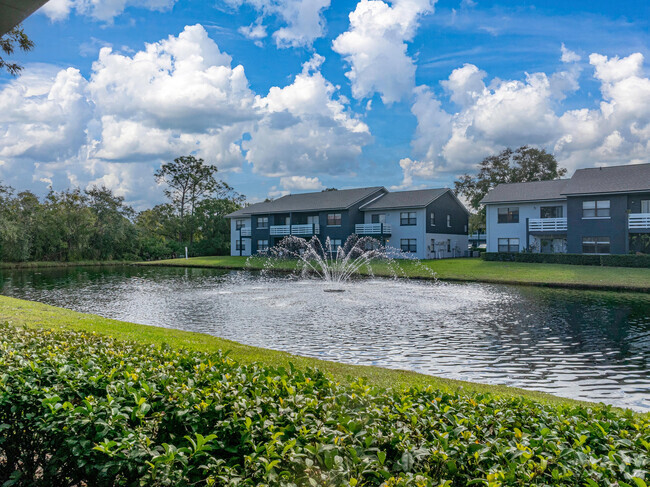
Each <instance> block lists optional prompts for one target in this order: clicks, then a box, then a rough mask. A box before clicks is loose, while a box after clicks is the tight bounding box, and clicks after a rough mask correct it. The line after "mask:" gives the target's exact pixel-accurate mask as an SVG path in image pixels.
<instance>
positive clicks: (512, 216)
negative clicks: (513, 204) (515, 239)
mask: <svg viewBox="0 0 650 487" xmlns="http://www.w3.org/2000/svg"><path fill="white" fill-rule="evenodd" d="M497 221H498V222H499V223H519V208H499V218H498V220H497Z"/></svg>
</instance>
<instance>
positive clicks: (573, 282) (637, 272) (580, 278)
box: [146, 256, 650, 292]
mask: <svg viewBox="0 0 650 487" xmlns="http://www.w3.org/2000/svg"><path fill="white" fill-rule="evenodd" d="M264 263H265V260H264V258H253V259H247V258H246V257H230V256H219V257H194V258H191V259H187V260H186V259H174V260H163V261H156V262H149V263H146V265H163V266H181V267H183V266H187V267H192V266H194V267H216V268H222V269H244V268H250V269H262V268H264ZM398 266H399V268H400V272H401V273H402V274H403V275H404V276H406V277H411V278H420V279H428V278H431V277H432V272H433V273H435V276H436V277H437V278H438V279H441V280H447V281H463V282H487V283H495V284H521V285H534V286H547V287H564V288H575V289H594V290H614V291H617V290H621V291H634V292H650V272H649V271H648V269H635V268H627V267H626V268H623V267H595V266H576V265H562V264H532V263H520V262H487V261H484V260H481V259H444V260H422V261H417V262H412V261H401V262H399V263H398ZM275 268H276V269H279V270H292V269H294V268H295V262H291V261H287V262H280V263H278V264H276V266H275ZM373 271H374V273H375V275H379V276H384V275H390V270H389V269H388V268H387V266H385V265H383V264H381V263H376V264H373Z"/></svg>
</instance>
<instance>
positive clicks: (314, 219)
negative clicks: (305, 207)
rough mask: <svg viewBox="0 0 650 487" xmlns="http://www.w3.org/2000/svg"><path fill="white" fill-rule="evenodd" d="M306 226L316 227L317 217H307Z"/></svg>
mask: <svg viewBox="0 0 650 487" xmlns="http://www.w3.org/2000/svg"><path fill="white" fill-rule="evenodd" d="M307 225H318V215H309V216H308V217H307Z"/></svg>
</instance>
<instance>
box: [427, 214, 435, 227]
mask: <svg viewBox="0 0 650 487" xmlns="http://www.w3.org/2000/svg"><path fill="white" fill-rule="evenodd" d="M429 222H430V223H431V226H432V227H435V226H436V214H435V213H434V212H433V211H432V212H431V214H430V215H429Z"/></svg>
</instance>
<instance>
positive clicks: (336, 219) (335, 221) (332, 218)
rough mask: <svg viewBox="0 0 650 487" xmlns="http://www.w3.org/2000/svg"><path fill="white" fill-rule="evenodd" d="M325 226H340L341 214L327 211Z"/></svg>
mask: <svg viewBox="0 0 650 487" xmlns="http://www.w3.org/2000/svg"><path fill="white" fill-rule="evenodd" d="M327 226H329V227H340V226H341V214H340V213H328V214H327Z"/></svg>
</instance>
